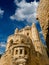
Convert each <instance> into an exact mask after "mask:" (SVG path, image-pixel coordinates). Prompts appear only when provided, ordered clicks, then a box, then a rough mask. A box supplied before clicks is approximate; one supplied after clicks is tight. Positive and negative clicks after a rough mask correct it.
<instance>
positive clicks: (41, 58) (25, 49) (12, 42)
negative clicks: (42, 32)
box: [0, 23, 49, 65]
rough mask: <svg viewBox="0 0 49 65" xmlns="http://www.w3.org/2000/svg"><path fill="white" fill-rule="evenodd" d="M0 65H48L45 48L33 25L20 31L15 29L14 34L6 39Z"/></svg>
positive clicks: (48, 60)
mask: <svg viewBox="0 0 49 65" xmlns="http://www.w3.org/2000/svg"><path fill="white" fill-rule="evenodd" d="M41 62H42V63H41ZM0 65H49V58H48V56H47V52H46V47H45V45H43V44H42V42H41V40H40V37H39V33H38V30H37V28H36V25H35V24H34V23H33V24H32V26H31V27H30V26H26V27H25V28H23V29H21V30H18V29H17V28H16V30H15V32H14V34H13V35H10V36H9V37H8V39H7V45H6V51H5V53H4V54H3V55H2V57H1V59H0Z"/></svg>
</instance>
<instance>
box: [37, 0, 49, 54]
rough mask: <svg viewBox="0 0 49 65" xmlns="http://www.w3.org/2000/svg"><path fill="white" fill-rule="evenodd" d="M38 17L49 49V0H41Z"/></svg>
mask: <svg viewBox="0 0 49 65" xmlns="http://www.w3.org/2000/svg"><path fill="white" fill-rule="evenodd" d="M37 19H38V20H39V22H40V25H41V28H42V31H43V35H44V38H45V40H46V44H47V46H48V50H49V0H40V2H39V6H38V8H37ZM48 54H49V51H48Z"/></svg>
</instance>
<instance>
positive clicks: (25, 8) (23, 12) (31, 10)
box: [10, 0, 38, 22]
mask: <svg viewBox="0 0 49 65" xmlns="http://www.w3.org/2000/svg"><path fill="white" fill-rule="evenodd" d="M15 4H16V5H17V6H18V8H17V9H16V11H15V14H14V15H12V16H10V18H11V19H12V20H18V21H24V20H26V21H28V22H35V21H36V10H37V6H38V2H36V1H34V2H30V3H27V2H26V1H25V0H21V2H18V0H15Z"/></svg>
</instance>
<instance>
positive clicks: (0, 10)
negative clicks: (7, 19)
mask: <svg viewBox="0 0 49 65" xmlns="http://www.w3.org/2000/svg"><path fill="white" fill-rule="evenodd" d="M3 14H4V10H2V9H0V17H2V16H3Z"/></svg>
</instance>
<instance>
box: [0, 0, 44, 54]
mask: <svg viewBox="0 0 49 65" xmlns="http://www.w3.org/2000/svg"><path fill="white" fill-rule="evenodd" d="M38 2H39V0H0V45H1V44H2V45H1V46H0V54H2V53H3V52H4V51H5V46H4V45H3V44H6V40H7V37H8V36H9V35H11V34H13V33H14V30H15V29H16V28H19V29H21V28H23V27H25V26H26V25H30V26H31V24H32V23H33V22H34V23H36V26H37V29H38V30H39V33H40V37H41V39H42V42H43V43H45V41H44V39H43V35H42V31H41V28H40V25H39V23H37V20H36V15H37V13H36V10H37V7H38Z"/></svg>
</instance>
